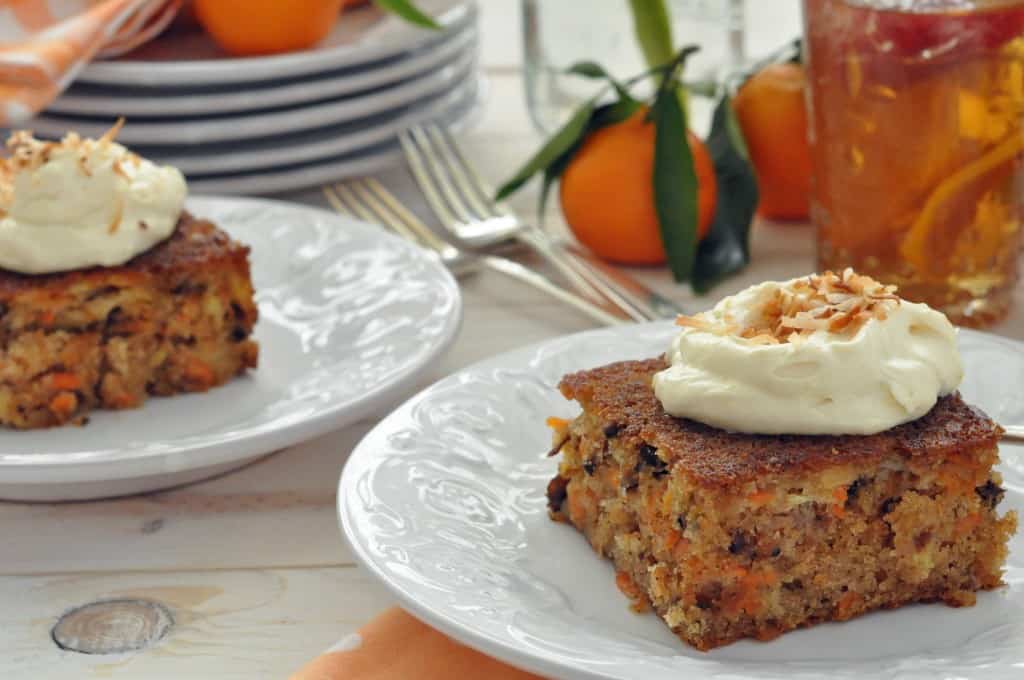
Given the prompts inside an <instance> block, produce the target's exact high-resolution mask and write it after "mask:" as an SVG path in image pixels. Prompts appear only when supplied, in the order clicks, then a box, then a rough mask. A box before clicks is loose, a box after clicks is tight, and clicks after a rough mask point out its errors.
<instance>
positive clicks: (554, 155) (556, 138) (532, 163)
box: [495, 99, 596, 201]
mask: <svg viewBox="0 0 1024 680" xmlns="http://www.w3.org/2000/svg"><path fill="white" fill-rule="evenodd" d="M595 106H596V103H595V102H594V100H593V99H591V100H590V101H588V102H586V103H584V104H583V105H582V106H581V107H580V108H579V109H578V110H577V111H576V113H574V114H573V116H572V118H570V119H569V121H568V122H567V123H566V124H565V125H563V126H562V128H561V129H560V130H559V131H558V132H556V133H555V134H554V135H552V137H551V139H549V140H548V141H547V143H546V144H544V146H542V147H541V149H540V151H538V152H537V153H536V155H534V157H533V158H531V159H530V160H528V161H527V162H526V165H524V166H523V167H522V168H521V169H520V170H519V172H517V173H516V174H515V175H513V177H512V179H510V180H508V181H507V182H505V184H503V185H502V186H501V187H500V188H499V189H498V194H497V196H495V200H497V201H500V200H502V199H503V198H506V197H508V196H509V195H510V194H512V193H514V192H516V191H517V190H519V188H520V187H522V186H523V185H524V184H526V183H527V182H528V181H529V180H530V178H531V177H533V176H534V175H536V174H537V173H538V172H541V171H542V170H544V169H546V168H547V167H548V166H550V165H551V164H552V163H554V162H555V161H557V160H558V159H559V157H561V156H562V154H564V153H566V152H567V151H569V150H570V149H572V148H573V147H574V146H575V145H576V143H577V142H578V141H579V140H580V138H581V137H582V136H583V134H584V133H585V132H586V130H587V126H588V124H589V123H590V117H591V116H592V115H593V113H594V108H595Z"/></svg>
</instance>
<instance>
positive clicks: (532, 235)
mask: <svg viewBox="0 0 1024 680" xmlns="http://www.w3.org/2000/svg"><path fill="white" fill-rule="evenodd" d="M514 238H515V239H516V240H517V241H519V242H520V243H523V244H525V245H527V246H529V247H530V248H532V249H533V251H534V252H535V253H537V254H538V255H540V256H541V257H542V258H544V260H545V261H546V262H547V263H548V264H550V265H551V266H552V267H554V268H555V270H556V271H557V272H558V273H559V274H561V275H562V276H563V277H564V278H565V279H566V280H567V281H568V282H569V283H571V284H572V286H573V288H575V289H576V290H577V291H579V293H580V294H581V295H583V296H584V297H587V298H590V299H591V300H604V299H607V296H605V295H602V293H601V291H600V290H598V288H597V287H596V286H595V285H594V283H593V282H592V281H591V280H589V279H588V277H586V276H585V275H584V273H583V272H581V271H579V268H578V267H575V266H573V263H572V261H571V256H570V255H567V254H566V253H565V251H563V250H562V249H561V248H560V247H559V246H558V245H557V244H556V243H555V242H554V241H553V240H552V239H551V238H550V237H549V236H548V235H547V234H545V233H544V232H542V231H540V230H539V229H534V228H529V227H528V228H526V229H523V230H521V231H519V232H518V233H516V234H515V236H514ZM625 311H626V312H627V313H628V311H629V310H625ZM638 320H642V319H638Z"/></svg>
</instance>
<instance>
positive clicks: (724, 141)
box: [691, 96, 757, 293]
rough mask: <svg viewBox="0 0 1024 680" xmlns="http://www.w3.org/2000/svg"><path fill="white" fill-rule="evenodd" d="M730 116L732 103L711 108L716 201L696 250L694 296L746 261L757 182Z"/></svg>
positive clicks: (725, 99)
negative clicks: (706, 228)
mask: <svg viewBox="0 0 1024 680" xmlns="http://www.w3.org/2000/svg"><path fill="white" fill-rule="evenodd" d="M733 115H734V114H733V108H732V100H731V99H730V98H729V97H728V96H724V97H722V99H721V100H720V101H719V102H718V106H717V107H716V108H715V113H714V117H713V119H712V123H711V134H710V135H708V139H707V146H708V153H709V154H710V155H711V161H712V163H713V164H714V166H715V177H716V178H717V180H718V196H719V198H718V205H717V207H716V208H715V217H714V219H713V220H712V221H711V229H710V230H709V231H708V235H707V236H705V237H704V240H703V241H701V243H700V247H699V248H698V250H697V262H696V266H695V267H694V269H693V279H692V281H691V284H692V285H693V289H694V291H695V292H697V293H705V292H707V291H708V290H710V289H711V287H712V286H714V285H715V284H717V283H718V282H719V281H721V280H722V279H724V278H725V277H727V276H729V275H730V274H733V273H735V272H736V271H738V270H739V269H742V268H743V266H744V265H746V264H747V262H748V261H749V260H750V252H749V249H748V245H747V240H748V237H749V234H750V223H751V221H752V220H753V219H754V211H755V210H756V208H757V180H756V179H755V177H754V171H753V169H752V167H751V165H750V162H749V161H748V160H747V159H746V158H745V155H744V153H742V152H741V148H743V149H745V146H746V145H745V144H742V139H743V137H742V132H741V131H740V128H739V126H738V125H736V124H735V122H732V123H730V119H732V118H733ZM730 127H731V129H730ZM737 135H738V136H739V142H737Z"/></svg>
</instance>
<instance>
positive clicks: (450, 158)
mask: <svg viewBox="0 0 1024 680" xmlns="http://www.w3.org/2000/svg"><path fill="white" fill-rule="evenodd" d="M418 132H420V134H422V135H423V136H424V137H425V138H427V139H429V140H430V144H431V146H432V148H433V149H434V150H435V152H436V153H437V155H438V156H440V158H441V160H442V162H443V163H444V165H445V169H446V170H447V172H448V175H449V176H450V177H451V179H452V182H453V184H454V185H455V188H456V189H458V190H459V192H460V193H461V195H462V199H463V200H464V201H465V202H466V203H468V204H469V207H470V208H471V209H472V210H473V211H474V212H475V213H476V216H477V217H478V218H479V219H486V218H488V217H498V216H499V215H498V214H497V212H496V211H495V210H494V209H493V207H489V206H488V205H487V203H489V201H488V200H487V199H486V198H483V200H481V199H482V196H481V195H480V193H479V192H478V191H477V189H476V187H474V186H473V181H472V180H471V179H470V177H469V174H468V172H467V170H468V169H469V168H468V165H469V164H468V163H467V162H466V159H465V157H464V156H462V154H459V153H457V152H456V150H455V149H454V148H453V144H452V142H451V140H450V139H447V138H445V136H444V135H442V134H441V130H440V128H439V127H438V126H437V125H429V126H420V129H419V130H418Z"/></svg>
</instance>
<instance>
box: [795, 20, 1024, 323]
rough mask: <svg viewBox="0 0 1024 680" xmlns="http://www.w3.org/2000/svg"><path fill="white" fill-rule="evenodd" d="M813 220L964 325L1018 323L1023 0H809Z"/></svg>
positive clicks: (859, 260) (841, 250)
mask: <svg viewBox="0 0 1024 680" xmlns="http://www.w3.org/2000/svg"><path fill="white" fill-rule="evenodd" d="M804 21H805V47H804V49H805V55H804V56H805V60H806V63H807V67H808V75H809V82H810V88H809V94H808V107H809V121H810V122H809V125H810V130H809V133H808V134H809V138H810V144H811V155H812V158H813V171H814V180H813V188H812V196H811V206H812V207H811V217H812V221H813V222H814V223H815V226H816V228H817V230H818V260H819V266H820V267H821V268H822V269H833V270H836V269H841V268H843V267H847V266H852V267H854V268H856V269H857V270H858V271H860V272H862V273H864V274H869V275H871V276H873V277H875V278H877V279H879V280H882V281H885V282H886V283H895V284H897V285H899V287H900V294H901V295H903V296H904V297H907V298H909V299H912V300H917V301H922V302H927V303H928V304H930V305H932V306H933V307H935V308H936V309H940V310H942V311H943V312H945V313H946V314H947V315H949V317H950V318H951V319H952V320H953V321H954V322H957V323H961V324H965V325H972V326H984V325H986V324H988V323H991V322H992V321H995V320H997V319H999V318H1001V317H1002V316H1004V315H1005V314H1006V312H1007V310H1008V309H1009V306H1010V296H1011V293H1012V290H1013V287H1014V284H1015V282H1016V278H1017V269H1018V254H1019V250H1020V246H1021V232H1020V222H1021V216H1022V193H1021V192H1022V189H1024V181H1022V180H1024V164H1022V151H1024V135H1022V125H1021V124H1022V115H1024V0H973V1H970V0H804Z"/></svg>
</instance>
